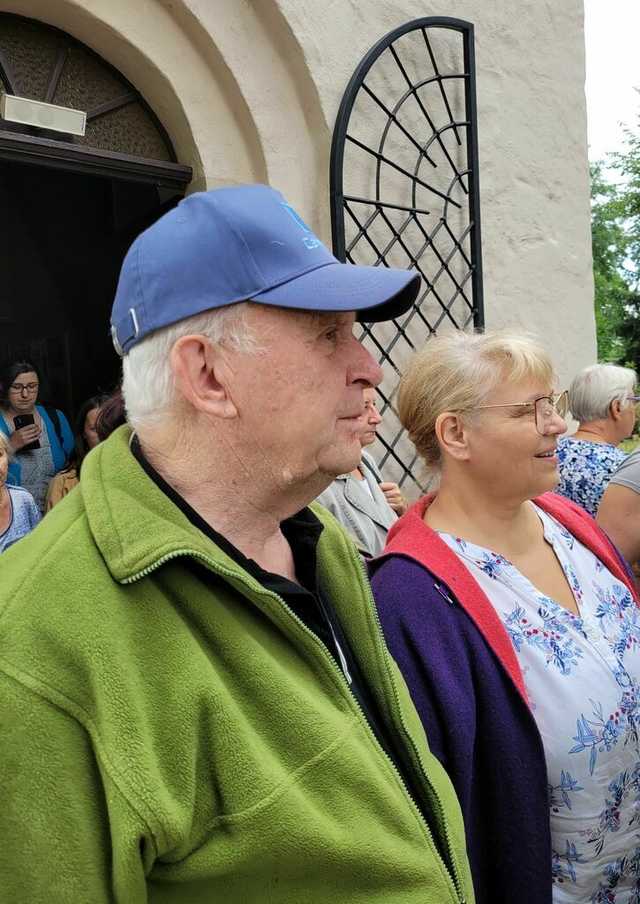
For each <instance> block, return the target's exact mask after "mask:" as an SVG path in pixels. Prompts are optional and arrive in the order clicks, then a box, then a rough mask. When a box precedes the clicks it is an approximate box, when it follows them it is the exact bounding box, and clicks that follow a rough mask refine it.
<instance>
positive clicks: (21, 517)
mask: <svg viewBox="0 0 640 904" xmlns="http://www.w3.org/2000/svg"><path fill="white" fill-rule="evenodd" d="M5 486H6V488H7V492H8V493H9V503H10V505H11V520H10V521H9V524H8V526H7V527H6V529H5V530H4V531H3V532H2V533H1V534H0V552H4V551H5V549H9V547H10V546H11V545H12V544H13V543H15V542H16V540H19V539H20V538H21V537H24V535H25V534H28V533H29V531H31V530H33V528H34V527H35V526H36V524H37V523H38V521H40V512H39V510H38V506H37V505H36V504H35V502H34V499H33V496H32V495H31V493H28V492H27V491H26V490H25V489H23V488H22V487H14V486H11V485H10V484H8V483H7V484H5Z"/></svg>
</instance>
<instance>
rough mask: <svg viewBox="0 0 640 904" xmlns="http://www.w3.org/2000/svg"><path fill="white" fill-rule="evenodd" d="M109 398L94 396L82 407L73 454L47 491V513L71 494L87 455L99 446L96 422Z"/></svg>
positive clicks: (77, 419) (78, 417) (78, 418)
mask: <svg viewBox="0 0 640 904" xmlns="http://www.w3.org/2000/svg"><path fill="white" fill-rule="evenodd" d="M106 399H107V396H105V395H99V396H92V398H90V399H87V401H86V402H84V403H83V404H82V405H81V406H80V410H79V411H78V416H77V418H76V442H75V448H74V451H73V454H72V455H71V457H70V459H69V461H68V463H67V466H66V467H65V468H63V470H62V471H60V472H59V473H58V474H56V475H55V477H54V478H53V480H52V481H51V483H50V484H49V489H48V490H47V498H46V501H45V512H48V511H50V510H51V509H52V508H53V507H54V505H56V504H57V503H58V502H60V500H61V499H64V497H65V496H66V495H67V493H69V492H70V491H71V490H72V489H73V488H74V487H75V486H76V484H77V483H78V480H79V478H80V468H81V467H82V461H83V459H84V457H85V455H86V454H87V453H88V452H90V451H91V450H92V449H93V448H94V447H95V446H97V445H98V443H99V442H100V439H99V437H98V433H97V430H96V422H97V419H98V414H99V412H100V406H101V405H102V404H103V402H105V401H106Z"/></svg>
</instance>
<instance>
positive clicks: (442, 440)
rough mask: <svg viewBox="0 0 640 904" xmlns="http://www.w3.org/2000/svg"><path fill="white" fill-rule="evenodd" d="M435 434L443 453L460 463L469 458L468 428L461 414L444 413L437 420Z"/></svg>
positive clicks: (453, 412)
mask: <svg viewBox="0 0 640 904" xmlns="http://www.w3.org/2000/svg"><path fill="white" fill-rule="evenodd" d="M435 433H436V437H437V438H438V443H439V445H440V449H441V450H442V452H443V453H446V454H447V455H449V456H451V458H455V459H457V460H458V461H467V460H468V458H469V442H468V436H467V426H466V424H465V423H464V419H463V417H462V415H461V414H460V413H459V412H455V411H443V412H442V414H439V415H438V417H437V418H436V423H435Z"/></svg>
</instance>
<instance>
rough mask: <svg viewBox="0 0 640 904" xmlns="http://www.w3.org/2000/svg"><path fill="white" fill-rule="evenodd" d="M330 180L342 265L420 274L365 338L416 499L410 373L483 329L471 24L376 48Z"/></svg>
mask: <svg viewBox="0 0 640 904" xmlns="http://www.w3.org/2000/svg"><path fill="white" fill-rule="evenodd" d="M330 181H331V226H332V233H333V248H334V253H335V255H336V257H338V258H339V259H340V260H347V261H350V262H352V263H357V264H367V265H373V266H385V267H388V266H400V267H406V268H415V269H416V270H418V272H419V273H420V275H421V276H422V280H423V282H422V288H421V292H420V295H419V296H418V299H417V301H416V303H415V305H414V306H413V308H412V309H411V310H410V311H408V312H407V314H405V315H404V316H403V317H402V318H399V319H398V320H394V321H392V323H390V324H386V323H382V324H370V325H363V326H362V333H361V336H360V339H361V341H362V342H363V343H364V344H365V345H366V346H367V347H368V348H369V349H370V351H372V353H373V354H374V355H375V356H376V357H377V358H378V361H379V362H380V364H381V365H382V367H383V370H384V379H383V382H382V385H381V386H380V387H379V390H378V391H379V394H380V397H381V402H382V404H381V406H380V410H381V413H382V414H383V424H382V430H381V432H380V434H379V440H380V442H381V444H382V446H383V449H382V455H380V456H378V459H379V462H380V464H381V466H382V467H383V468H384V471H385V477H386V478H387V479H389V480H397V481H398V483H400V485H401V486H403V488H404V489H405V491H406V492H407V494H408V495H409V496H410V497H412V496H414V495H415V494H416V493H417V492H419V491H421V490H423V489H424V482H423V480H422V479H421V476H420V474H419V468H417V457H416V454H415V450H414V449H413V446H412V444H411V443H410V441H409V439H408V437H407V436H406V433H405V431H404V430H403V428H402V426H401V424H400V421H399V419H398V415H397V411H396V408H395V406H394V398H395V395H396V391H397V387H398V383H399V379H400V376H401V374H402V371H403V367H404V366H405V365H406V362H407V360H408V359H409V357H410V356H411V353H412V352H413V351H414V350H415V349H416V348H420V347H422V345H423V344H424V342H426V341H427V340H428V339H429V337H431V336H433V335H434V334H435V333H436V332H437V331H442V330H444V329H466V328H470V327H481V326H482V325H483V323H484V314H483V300H482V261H481V249H480V198H479V188H478V139H477V112H476V91H475V59H474V38H473V25H471V24H470V23H469V22H463V21H461V20H458V19H450V18H446V17H427V18H422V19H416V20H415V21H412V22H408V23H406V24H405V25H403V26H401V27H399V28H397V29H395V30H394V31H392V32H390V33H389V34H387V35H386V36H385V37H384V38H382V39H381V40H380V41H378V43H377V44H375V45H374V47H372V48H371V50H370V51H369V53H367V54H366V56H365V57H364V59H363V60H362V62H361V63H360V65H359V66H358V68H357V69H356V71H355V72H354V74H353V76H352V78H351V81H350V82H349V84H348V86H347V90H346V92H345V94H344V97H343V99H342V103H341V105H340V110H339V112H338V118H337V120H336V126H335V130H334V134H333V143H332V147H331V171H330Z"/></svg>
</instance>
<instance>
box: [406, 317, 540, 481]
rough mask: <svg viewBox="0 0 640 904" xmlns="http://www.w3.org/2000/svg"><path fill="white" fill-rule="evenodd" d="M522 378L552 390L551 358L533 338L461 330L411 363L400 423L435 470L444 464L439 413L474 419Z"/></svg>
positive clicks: (430, 346)
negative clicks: (499, 391) (498, 390)
mask: <svg viewBox="0 0 640 904" xmlns="http://www.w3.org/2000/svg"><path fill="white" fill-rule="evenodd" d="M522 380H532V381H533V380H535V381H539V382H540V383H543V384H544V385H545V386H547V385H548V386H550V387H551V386H553V384H554V380H555V376H554V370H553V365H552V363H551V359H550V358H549V356H548V355H547V353H546V352H545V351H544V349H543V348H542V347H541V346H540V345H539V343H538V341H537V340H536V339H534V338H533V337H532V336H529V335H527V334H523V333H515V332H507V331H500V332H491V333H464V332H462V331H459V332H452V333H447V334H445V335H443V336H437V337H436V338H433V339H430V340H429V341H428V342H427V344H426V346H425V347H424V348H423V349H422V351H420V352H418V353H417V354H416V355H415V356H414V357H413V359H412V360H411V362H410V363H409V367H408V369H407V371H406V373H405V374H404V376H403V378H402V380H401V381H400V389H399V393H398V412H399V416H400V421H401V423H402V425H403V427H405V428H406V430H407V432H408V434H409V437H410V439H411V440H412V442H413V444H414V445H415V447H416V450H417V452H418V454H419V455H420V457H421V458H422V459H423V461H424V463H425V465H426V467H427V469H428V470H430V471H435V472H437V471H438V470H439V469H440V466H441V463H442V457H441V452H440V446H439V444H438V439H437V437H436V432H435V424H436V419H437V417H438V415H440V414H442V412H444V411H457V412H468V413H469V415H470V416H473V412H474V410H475V409H476V408H477V407H478V406H479V405H482V404H483V403H484V402H485V401H486V399H487V398H488V397H489V395H490V394H491V392H492V391H493V389H495V387H496V386H497V385H498V384H499V383H505V382H513V383H519V382H521V381H522Z"/></svg>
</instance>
